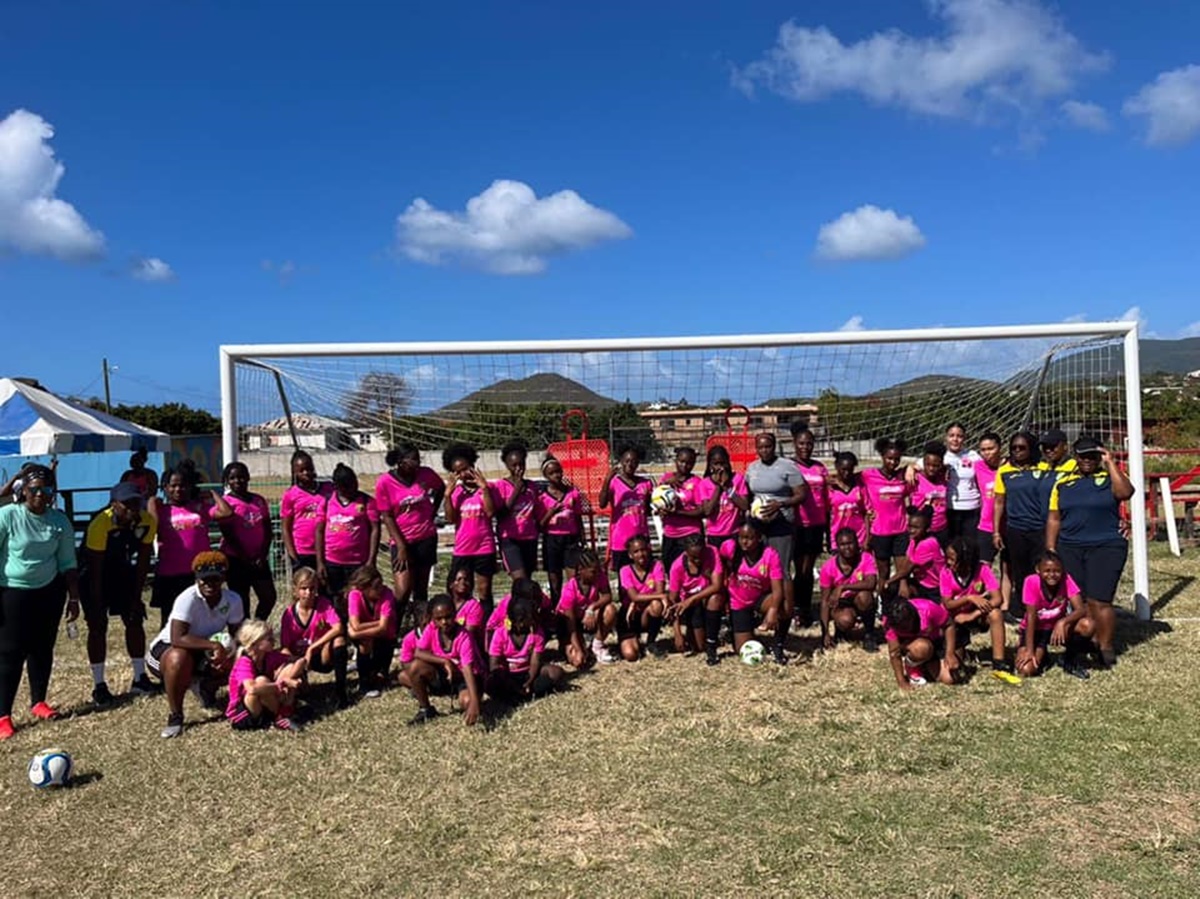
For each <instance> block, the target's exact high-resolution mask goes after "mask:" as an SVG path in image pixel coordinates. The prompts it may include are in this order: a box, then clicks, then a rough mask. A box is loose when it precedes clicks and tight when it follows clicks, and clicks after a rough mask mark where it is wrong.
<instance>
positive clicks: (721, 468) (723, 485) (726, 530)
mask: <svg viewBox="0 0 1200 899" xmlns="http://www.w3.org/2000/svg"><path fill="white" fill-rule="evenodd" d="M696 495H697V497H698V498H699V499H700V503H701V505H700V508H701V511H702V512H703V513H704V533H705V539H706V540H707V541H708V545H709V546H715V547H717V548H718V549H720V547H721V545H722V544H723V543H724V542H725V541H726V540H732V539H733V538H734V537H735V536H736V535H737V531H738V528H740V527H741V526H742V520H743V518H744V517H745V514H746V512H748V511H749V509H750V488H749V487H747V486H746V478H745V476H744V475H742V474H739V473H737V472H735V471H734V470H733V465H732V463H731V462H730V461H729V450H727V449H726V448H725V447H723V446H722V445H721V444H719V443H716V444H713V445H712V446H711V447H709V448H708V455H707V457H706V464H705V468H704V478H703V479H702V480H701V481H700V486H699V487H698V488H697V489H696Z"/></svg>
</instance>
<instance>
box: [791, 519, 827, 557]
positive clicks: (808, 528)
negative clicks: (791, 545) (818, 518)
mask: <svg viewBox="0 0 1200 899" xmlns="http://www.w3.org/2000/svg"><path fill="white" fill-rule="evenodd" d="M828 527H829V526H828V525H824V524H807V525H806V524H798V525H796V545H795V552H796V555H797V556H819V555H821V553H823V552H825V540H826V534H827V533H828Z"/></svg>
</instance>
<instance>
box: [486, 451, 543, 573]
mask: <svg viewBox="0 0 1200 899" xmlns="http://www.w3.org/2000/svg"><path fill="white" fill-rule="evenodd" d="M528 457H529V448H528V447H527V446H526V445H525V441H523V440H510V441H509V442H508V443H506V444H505V445H504V447H503V449H501V450H500V458H501V459H503V460H504V467H505V468H506V469H508V477H506V478H501V479H500V480H498V481H495V482H494V483H493V484H492V488H493V490H495V493H496V536H497V538H498V539H499V541H500V561H501V562H503V563H504V570H505V571H507V572H508V576H509V577H510V578H512V579H513V580H519V579H521V578H526V577H532V576H533V572H534V571H535V570H536V569H537V545H538V533H539V525H540V518H541V500H540V498H539V495H538V489H537V487H535V486H534V483H533V481H530V480H529V479H528V478H526V477H525V462H526V461H527V460H528Z"/></svg>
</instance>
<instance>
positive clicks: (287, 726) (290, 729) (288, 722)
mask: <svg viewBox="0 0 1200 899" xmlns="http://www.w3.org/2000/svg"><path fill="white" fill-rule="evenodd" d="M275 729H276V730H282V731H285V732H286V733H289V734H295V733H299V732H300V728H299V727H297V726H296V723H295V722H294V721H293V720H292V719H291V718H289V717H288V716H287V715H280V716H279V717H278V718H276V719H275Z"/></svg>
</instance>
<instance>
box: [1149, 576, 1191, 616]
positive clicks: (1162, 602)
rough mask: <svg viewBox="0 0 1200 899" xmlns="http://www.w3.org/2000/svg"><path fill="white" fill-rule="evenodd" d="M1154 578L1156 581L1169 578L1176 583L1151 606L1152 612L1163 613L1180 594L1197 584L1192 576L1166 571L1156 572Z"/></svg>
mask: <svg viewBox="0 0 1200 899" xmlns="http://www.w3.org/2000/svg"><path fill="white" fill-rule="evenodd" d="M1154 577H1155V578H1156V579H1159V578H1168V577H1169V578H1171V579H1172V580H1173V581H1174V583H1172V584H1171V586H1170V587H1168V588H1167V589H1166V590H1164V591H1163V594H1162V596H1160V597H1159V598H1158V599H1156V600H1155V601H1154V603H1153V604H1152V605H1151V606H1150V610H1151V611H1152V612H1161V611H1162V610H1163V609H1165V608H1166V607H1167V606H1168V605H1170V603H1171V601H1172V600H1173V599H1175V598H1176V597H1178V596H1179V594H1181V593H1183V592H1184V591H1185V590H1187V589H1188V588H1189V587H1191V586H1192V584H1194V583H1196V578H1195V577H1193V576H1191V575H1179V574H1169V573H1168V572H1165V571H1156V572H1155V573H1154Z"/></svg>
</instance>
